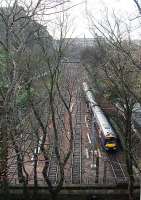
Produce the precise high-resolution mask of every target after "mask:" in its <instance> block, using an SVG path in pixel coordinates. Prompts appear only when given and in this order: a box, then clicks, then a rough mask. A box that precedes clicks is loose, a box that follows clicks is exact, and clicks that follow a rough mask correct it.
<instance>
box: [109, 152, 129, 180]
mask: <svg viewBox="0 0 141 200" xmlns="http://www.w3.org/2000/svg"><path fill="white" fill-rule="evenodd" d="M108 160H109V163H110V167H111V169H112V173H113V176H114V179H115V182H116V184H127V181H128V178H127V176H126V174H125V171H124V169H123V167H122V164H121V163H120V161H119V159H118V158H117V155H113V154H108Z"/></svg>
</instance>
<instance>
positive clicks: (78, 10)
mask: <svg viewBox="0 0 141 200" xmlns="http://www.w3.org/2000/svg"><path fill="white" fill-rule="evenodd" d="M71 2H72V4H76V3H81V2H82V4H80V5H78V6H76V7H74V8H72V9H71V10H69V14H70V16H71V18H72V19H73V20H72V21H73V23H72V24H73V28H74V32H73V37H84V35H85V37H92V35H91V33H90V31H89V27H90V26H91V25H90V23H88V20H87V13H91V15H92V16H93V17H94V19H95V20H96V21H100V22H101V21H102V20H103V19H104V16H105V12H106V10H108V13H109V16H110V20H111V21H112V20H113V19H112V17H111V15H112V12H113V10H114V12H115V14H116V15H117V16H118V17H121V18H122V19H123V21H124V22H126V23H127V24H130V26H132V27H134V29H136V30H135V31H134V32H133V33H132V35H133V37H134V38H138V37H139V35H140V30H139V29H138V28H137V27H138V26H139V25H138V22H137V20H133V19H134V18H135V17H136V16H137V15H138V10H137V8H136V5H135V3H134V2H133V0H84V1H83V0H71ZM86 2H87V3H86Z"/></svg>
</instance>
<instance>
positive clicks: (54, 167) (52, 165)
mask: <svg viewBox="0 0 141 200" xmlns="http://www.w3.org/2000/svg"><path fill="white" fill-rule="evenodd" d="M64 112H65V111H64V107H63V105H62V106H61V108H60V109H59V115H58V116H57V117H58V127H57V128H58V136H59V146H61V144H62V134H61V133H62V130H63V128H64V127H63V123H64V120H63V116H64ZM59 119H60V120H59ZM47 176H48V178H49V180H50V181H51V183H52V184H53V185H55V184H57V182H58V180H59V163H58V160H57V156H56V153H55V145H54V144H52V152H51V159H50V162H49V168H48V171H47Z"/></svg>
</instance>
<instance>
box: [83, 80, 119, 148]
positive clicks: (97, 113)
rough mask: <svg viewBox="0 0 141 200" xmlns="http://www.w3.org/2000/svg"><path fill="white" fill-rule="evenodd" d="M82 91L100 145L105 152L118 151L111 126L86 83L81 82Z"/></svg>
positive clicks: (115, 137) (116, 140) (116, 139)
mask: <svg viewBox="0 0 141 200" xmlns="http://www.w3.org/2000/svg"><path fill="white" fill-rule="evenodd" d="M82 85H83V91H84V93H85V97H86V101H87V103H88V105H89V108H90V109H91V112H92V115H93V117H94V121H95V123H96V125H97V129H98V132H99V137H100V140H101V144H102V146H103V148H104V150H106V151H116V150H118V148H119V147H118V137H117V135H116V133H115V131H114V130H113V128H112V126H111V124H110V123H109V121H108V120H107V118H106V116H105V114H104V113H103V111H102V109H101V108H100V106H99V105H98V104H97V102H96V100H95V98H94V96H93V93H92V91H91V90H90V89H89V87H88V84H87V82H83V83H82Z"/></svg>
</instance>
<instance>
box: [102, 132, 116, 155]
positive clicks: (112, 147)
mask: <svg viewBox="0 0 141 200" xmlns="http://www.w3.org/2000/svg"><path fill="white" fill-rule="evenodd" d="M104 148H105V150H106V151H116V150H118V145H117V138H116V137H113V136H112V137H106V138H105V144H104Z"/></svg>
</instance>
